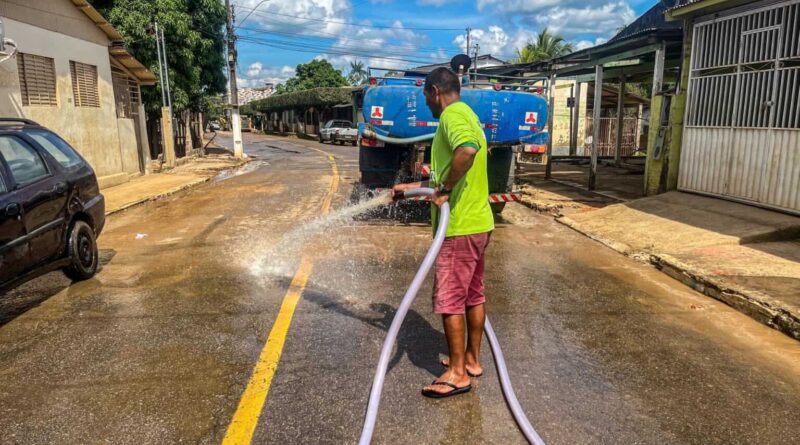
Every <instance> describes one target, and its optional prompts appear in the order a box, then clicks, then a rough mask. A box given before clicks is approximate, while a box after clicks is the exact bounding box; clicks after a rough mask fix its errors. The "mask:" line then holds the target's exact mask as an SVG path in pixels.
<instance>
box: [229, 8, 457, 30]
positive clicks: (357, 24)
mask: <svg viewBox="0 0 800 445" xmlns="http://www.w3.org/2000/svg"><path fill="white" fill-rule="evenodd" d="M237 6H238V7H239V8H241V9H244V10H250V11H251V12H252V13H254V14H256V15H259V16H266V15H267V13H265V12H261V11H255V10H253V8H248V7H246V6H241V5H237ZM269 15H277V16H281V17H289V18H293V19H298V20H306V21H312V22H321V23H333V24H338V25H347V26H357V27H360V28H378V29H399V30H408V31H461V28H420V27H404V26H390V25H363V24H360V23H352V22H340V21H336V20H325V19H315V18H310V17H300V16H296V15H290V14H281V13H279V12H272V11H270V12H269Z"/></svg>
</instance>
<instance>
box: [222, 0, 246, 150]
mask: <svg viewBox="0 0 800 445" xmlns="http://www.w3.org/2000/svg"><path fill="white" fill-rule="evenodd" d="M225 10H226V11H227V12H228V23H227V31H228V33H227V37H228V80H229V81H230V104H231V129H232V130H233V154H234V156H236V157H237V158H239V159H241V158H243V157H244V146H243V145H242V119H241V118H240V117H239V92H238V89H237V87H236V34H235V31H234V27H233V20H234V18H233V6H231V0H225Z"/></svg>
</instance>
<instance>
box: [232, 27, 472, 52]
mask: <svg viewBox="0 0 800 445" xmlns="http://www.w3.org/2000/svg"><path fill="white" fill-rule="evenodd" d="M240 29H241V30H244V31H250V32H253V33H256V34H269V35H278V36H285V37H288V38H294V39H298V40H310V39H321V40H328V41H339V40H341V39H345V40H346V41H354V42H374V41H375V39H369V38H358V37H350V36H346V35H338V34H330V33H325V34H327V35H329V36H335V37H326V36H314V35H308V34H303V33H293V32H288V31H271V30H266V29H259V28H240ZM382 46H391V47H396V48H403V49H407V50H413V51H419V52H425V51H430V52H437V51H439V50H443V49H445V48H450V47H452V48H457V46H456V45H454V44H449V45H445V47H433V46H429V47H427V46H416V45H414V44H412V43H384V44H382Z"/></svg>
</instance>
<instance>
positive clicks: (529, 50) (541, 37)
mask: <svg viewBox="0 0 800 445" xmlns="http://www.w3.org/2000/svg"><path fill="white" fill-rule="evenodd" d="M574 50H575V47H574V45H573V44H572V43H569V42H567V41H565V40H564V38H563V37H561V36H559V35H555V34H551V33H550V31H549V30H548V29H547V28H545V29H543V30H542V31H541V32H539V34H538V35H537V36H536V41H530V42H528V44H527V45H525V46H524V47H522V48H520V49H518V50H517V58H516V59H515V60H514V63H532V62H538V61H540V60H548V59H552V58H554V57H559V56H564V55H567V54H569V53H571V52H572V51H574Z"/></svg>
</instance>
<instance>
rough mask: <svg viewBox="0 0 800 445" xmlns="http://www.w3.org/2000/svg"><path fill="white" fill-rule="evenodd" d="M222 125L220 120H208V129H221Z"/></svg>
mask: <svg viewBox="0 0 800 445" xmlns="http://www.w3.org/2000/svg"><path fill="white" fill-rule="evenodd" d="M220 128H222V126H220V124H219V122H217V121H209V122H208V129H209V131H219V130H220Z"/></svg>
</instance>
